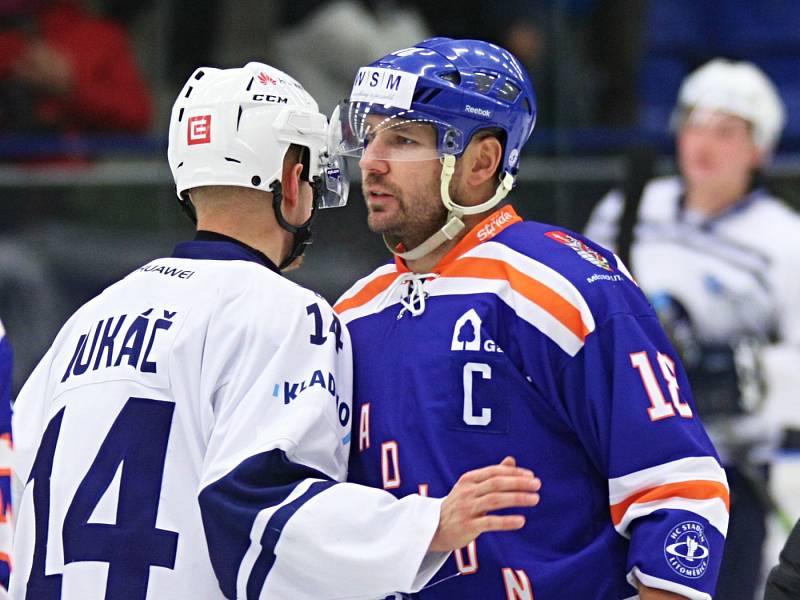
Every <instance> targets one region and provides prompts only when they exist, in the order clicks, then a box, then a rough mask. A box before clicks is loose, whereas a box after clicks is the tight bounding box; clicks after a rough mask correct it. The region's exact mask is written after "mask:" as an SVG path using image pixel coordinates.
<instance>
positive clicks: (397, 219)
mask: <svg viewBox="0 0 800 600" xmlns="http://www.w3.org/2000/svg"><path fill="white" fill-rule="evenodd" d="M363 183H364V187H365V188H366V185H367V184H368V183H376V184H380V185H381V186H382V187H384V188H385V189H386V190H388V191H389V192H390V193H391V194H392V195H393V196H394V204H395V206H394V207H392V211H391V214H390V213H389V211H384V210H382V209H378V210H375V209H374V208H373V207H370V206H369V205H367V225H368V226H369V229H370V231H372V232H373V233H380V234H382V235H383V236H384V237H385V238H386V241H387V242H388V243H389V244H390V245H392V246H396V245H397V244H399V243H401V244H403V247H404V248H405V249H406V250H411V249H413V248H416V247H417V246H419V245H420V244H421V243H422V242H424V241H425V240H427V239H428V238H429V237H430V236H432V235H433V234H434V233H436V231H438V230H439V229H440V228H441V227H442V226H443V225H444V224H445V222H446V219H447V210H446V209H445V207H444V205H443V204H442V200H441V198H440V196H439V194H440V191H439V184H438V182H435V183H431V184H427V185H420V186H419V187H418V188H417V186H415V188H414V189H412V190H410V191H409V193H408V195H406V194H405V193H403V191H401V190H400V189H399V188H398V187H397V186H394V185H391V184H389V183H388V182H385V181H383V180H382V179H381V178H380V177H372V178H369V179H365V180H364V182H363ZM407 197H411V198H413V200H412V201H410V202H408V201H406V198H407Z"/></svg>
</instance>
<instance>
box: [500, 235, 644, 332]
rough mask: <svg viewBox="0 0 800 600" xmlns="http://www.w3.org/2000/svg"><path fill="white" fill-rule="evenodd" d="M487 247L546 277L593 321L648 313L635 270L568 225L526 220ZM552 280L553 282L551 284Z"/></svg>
mask: <svg viewBox="0 0 800 600" xmlns="http://www.w3.org/2000/svg"><path fill="white" fill-rule="evenodd" d="M487 244H492V245H496V246H497V247H498V255H499V256H500V257H502V259H503V260H506V261H508V262H510V263H513V264H514V265H515V266H516V267H517V268H519V267H522V268H523V270H524V272H526V274H527V275H529V276H531V277H534V278H539V279H542V278H545V279H546V280H543V281H542V283H544V284H545V285H548V287H550V286H551V285H557V286H558V287H559V288H560V289H561V290H562V293H565V292H567V291H568V292H569V295H570V296H571V298H569V299H570V301H573V302H574V303H580V304H585V306H586V307H587V308H588V310H589V311H591V313H592V316H593V320H594V321H595V322H597V323H600V322H602V321H603V320H605V318H606V317H607V316H609V315H611V314H614V313H617V312H628V313H633V314H641V313H649V312H650V305H649V303H648V302H647V299H646V298H645V297H644V294H642V292H641V290H640V289H639V287H638V286H637V285H636V283H635V281H634V280H633V278H632V276H631V274H630V272H629V271H628V269H627V268H626V267H625V265H624V264H623V263H622V261H620V260H619V258H618V257H617V256H616V255H615V254H614V253H613V252H611V251H610V250H608V249H606V248H604V247H602V246H600V245H599V244H596V243H595V242H593V241H592V240H590V239H589V238H587V237H585V236H583V235H581V234H579V233H576V232H574V231H571V230H569V229H566V228H563V227H557V226H554V225H548V224H546V223H538V222H533V221H525V222H522V223H518V224H516V225H514V226H512V227H509V228H508V229H506V230H505V231H503V232H502V233H501V234H499V235H498V236H497V237H496V238H494V239H493V240H492V241H491V242H488V243H487ZM550 282H552V284H551V283H550Z"/></svg>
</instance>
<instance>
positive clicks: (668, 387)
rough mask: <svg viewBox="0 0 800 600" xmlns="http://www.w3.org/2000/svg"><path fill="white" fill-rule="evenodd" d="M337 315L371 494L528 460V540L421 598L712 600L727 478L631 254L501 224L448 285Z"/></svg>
mask: <svg viewBox="0 0 800 600" xmlns="http://www.w3.org/2000/svg"><path fill="white" fill-rule="evenodd" d="M335 309H336V310H337V311H338V312H339V314H340V315H341V316H342V319H343V320H344V321H345V322H346V323H347V325H348V328H349V330H350V334H351V339H352V341H353V347H354V416H355V419H354V423H353V424H354V431H353V442H352V446H351V460H350V475H349V478H350V480H351V481H354V482H358V483H364V484H368V485H371V486H375V487H379V488H383V489H386V490H389V491H391V492H392V493H394V494H395V495H397V496H399V497H401V496H405V495H408V494H412V493H420V494H429V495H431V496H443V495H445V494H447V493H448V491H449V490H450V488H451V487H452V485H453V484H454V483H455V482H456V481H457V480H458V477H459V476H460V475H461V474H462V473H463V472H465V471H468V470H470V469H473V468H476V467H479V466H483V465H486V464H491V463H495V462H498V461H499V460H501V459H502V458H503V457H504V456H506V455H512V456H514V457H515V458H516V459H517V461H518V463H519V464H520V465H521V466H525V467H529V468H531V469H533V471H534V472H535V473H536V474H537V476H539V477H540V478H541V480H542V492H541V497H542V499H541V502H540V504H539V505H538V506H536V507H534V508H531V509H525V511H524V512H525V514H526V516H527V523H526V525H525V527H524V528H523V529H522V530H520V531H518V532H513V533H507V532H502V533H490V534H484V535H482V536H480V537H479V538H478V539H477V540H476V541H475V542H473V543H472V544H470V545H469V546H468V547H466V548H464V549H462V550H460V551H458V552H455V553H454V554H453V557H452V558H451V559H450V560H449V561H448V562H447V563H446V564H445V565H444V566H443V567H442V568H441V570H440V571H439V573H438V574H437V575H436V576H435V577H434V578H433V579H432V580H431V583H430V584H429V586H428V587H426V588H425V589H423V590H422V591H421V592H420V593H419V594H416V595H414V596H413V597H415V598H417V597H418V598H421V599H426V598H437V599H442V598H458V599H459V600H468V599H475V600H477V599H481V600H485V599H487V598H500V599H502V598H507V599H510V600H514V599H530V600H532V599H533V598H534V595H535V598H536V600H564V599H565V598H570V599H573V598H574V599H580V600H585V599H599V598H602V599H615V600H616V599H627V598H635V597H637V592H636V587H635V585H636V581H637V580H638V581H640V582H642V583H644V584H645V585H648V586H650V587H655V588H661V589H665V590H669V591H672V592H675V593H678V594H683V595H685V596H687V597H689V598H697V599H708V598H711V594H712V593H713V590H714V587H715V584H716V579H717V570H718V567H719V562H720V559H721V556H722V549H723V543H724V536H725V533H726V529H727V523H728V506H729V500H728V487H727V482H726V479H725V475H724V471H723V470H722V469H721V467H720V465H719V461H718V458H717V456H716V453H715V451H714V448H713V446H712V445H711V443H710V441H709V439H708V437H707V435H706V433H705V431H704V430H703V427H702V425H701V423H700V422H699V420H698V419H697V418H696V417H695V416H694V411H693V401H692V399H691V394H690V392H689V386H688V383H687V380H686V376H685V373H684V371H683V369H682V367H681V366H680V364H679V362H678V360H677V358H676V354H675V352H674V350H673V348H672V347H671V345H670V343H669V341H668V340H667V338H666V337H665V335H664V333H663V331H662V329H661V327H660V326H659V323H658V320H657V318H656V316H655V314H654V313H653V311H652V310H651V308H650V306H649V304H648V302H647V300H646V298H645V297H644V295H643V294H642V293H641V291H640V290H639V288H638V287H637V286H636V284H635V283H634V282H633V281H632V279H631V278H630V275H629V274H628V272H627V271H626V269H625V267H624V265H623V264H622V263H621V262H620V261H619V260H618V259H617V257H616V256H615V255H613V254H612V253H610V252H608V251H606V250H604V249H601V248H599V247H597V246H595V245H594V244H592V242H590V241H588V240H586V239H585V238H582V237H581V236H579V235H577V234H574V233H571V232H568V231H564V230H561V229H558V228H555V227H552V226H547V225H543V224H539V223H533V222H522V220H521V219H520V218H519V217H518V216H517V214H516V213H515V212H514V210H513V208H511V207H505V208H501V209H499V210H498V211H496V212H495V213H493V214H492V215H490V216H489V217H487V218H486V219H485V220H484V221H482V222H481V223H480V224H478V225H477V226H476V227H475V228H474V229H473V230H472V231H470V233H469V234H468V235H467V236H465V237H464V238H463V239H462V240H461V241H460V242H459V244H458V245H457V246H456V247H455V248H454V249H453V250H452V251H451V252H450V253H449V254H448V255H447V256H446V257H445V258H444V259H443V260H442V261H441V262H440V263H439V264H438V265H437V266H436V267H435V268H434V269H433V272H432V273H426V274H415V273H410V272H409V271H408V269H407V267H406V266H405V264H404V263H403V262H402V261H399V260H398V261H396V262H395V263H393V264H389V265H385V266H383V267H380V268H379V269H377V270H376V271H375V272H373V273H372V274H371V275H369V276H367V277H365V278H364V279H362V280H360V281H359V282H357V283H356V284H355V285H354V286H353V287H352V288H351V289H350V290H349V291H348V292H346V293H345V294H344V295H343V297H342V298H341V299H340V301H339V302H338V303H337V305H336V307H335Z"/></svg>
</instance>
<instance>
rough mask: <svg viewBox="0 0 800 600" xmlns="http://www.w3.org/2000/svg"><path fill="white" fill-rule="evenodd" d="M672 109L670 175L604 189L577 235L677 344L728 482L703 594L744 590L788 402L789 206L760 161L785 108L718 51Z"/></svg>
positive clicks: (792, 361) (794, 348)
mask: <svg viewBox="0 0 800 600" xmlns="http://www.w3.org/2000/svg"><path fill="white" fill-rule="evenodd" d="M672 121H673V125H674V126H675V127H676V129H677V148H678V163H679V167H680V175H679V176H677V177H668V178H658V179H653V180H652V181H649V182H648V183H647V184H646V185H645V186H644V188H643V190H642V189H641V188H640V189H638V190H635V191H632V190H628V197H625V196H624V195H623V194H622V193H621V192H619V191H614V192H611V193H610V194H609V195H608V196H606V198H604V199H603V201H602V202H601V203H600V204H599V205H598V207H597V208H596V209H595V211H594V213H593V215H592V217H591V219H590V221H589V225H588V227H587V235H588V236H589V237H591V238H593V239H594V240H596V241H598V242H600V243H602V244H605V245H606V246H609V247H612V248H614V249H615V250H616V251H617V252H618V253H619V254H620V255H621V256H622V257H623V260H626V262H628V264H629V265H630V266H631V267H632V271H633V273H634V275H635V276H636V278H637V280H638V282H639V284H640V285H641V287H642V289H643V290H644V291H645V293H647V294H648V296H649V297H650V299H651V302H652V304H653V306H654V308H655V309H656V312H657V313H658V315H659V318H660V319H661V320H662V324H663V325H664V328H665V330H666V331H667V332H668V333H669V334H670V337H671V339H672V341H673V344H674V345H675V347H676V349H677V350H678V352H679V354H680V356H681V360H682V362H683V364H684V366H685V367H686V371H687V374H688V377H689V381H690V383H691V387H692V392H693V395H694V399H695V406H696V411H697V413H698V414H699V415H700V417H701V418H702V419H703V421H704V422H705V424H706V428H707V430H708V432H709V434H710V435H711V438H712V440H713V442H714V444H715V446H716V448H717V450H718V452H719V454H720V458H721V459H722V463H723V465H724V466H725V467H726V469H725V470H726V474H727V476H728V482H729V484H730V488H731V507H730V508H731V513H730V515H731V520H730V525H729V529H728V536H727V540H726V545H725V554H724V556H723V561H722V568H721V571H720V577H719V583H718V587H717V594H716V596H715V597H717V598H724V599H725V600H753V598H754V597H755V589H756V585H757V582H758V581H759V580H760V576H761V555H762V549H763V546H764V541H765V538H766V526H767V524H766V517H767V515H768V513H769V510H770V509H771V507H772V506H771V505H772V500H771V498H770V496H769V491H768V490H769V488H768V481H769V468H770V462H771V461H772V459H773V458H774V450H775V448H776V446H777V445H778V443H779V442H780V434H781V429H782V428H783V427H787V426H790V425H794V426H797V424H798V423H797V421H798V418H797V415H798V414H800V411H798V410H797V389H798V387H800V372H798V369H797V365H798V364H800V310H798V306H800V278H798V275H797V274H798V272H800V247H798V245H797V243H796V239H797V238H798V237H800V216H798V215H797V214H796V213H795V212H794V211H792V210H791V209H789V208H788V207H787V206H785V205H784V204H783V203H782V201H781V200H779V199H777V198H775V197H774V196H772V195H771V194H770V193H769V192H768V191H767V190H766V189H765V188H764V186H763V182H762V178H761V177H760V173H759V168H760V167H761V166H762V165H763V164H764V163H765V162H766V161H767V160H769V158H770V154H771V152H772V150H773V149H774V147H775V145H776V144H777V142H778V139H779V138H780V135H781V132H782V130H783V126H784V123H785V110H784V106H783V103H782V102H781V100H780V98H779V96H778V94H777V90H776V89H775V87H774V85H773V84H772V82H771V81H770V80H769V79H768V78H767V77H766V76H765V75H764V73H763V72H762V71H761V70H760V69H758V68H757V67H755V66H754V65H753V64H751V63H744V62H739V63H735V62H729V61H726V60H722V59H717V60H713V61H711V62H709V63H707V64H706V65H704V66H703V67H701V68H700V69H698V70H697V71H695V72H694V73H693V74H691V75H690V76H689V77H688V78H686V79H685V80H684V82H683V84H682V86H681V88H680V93H679V103H678V106H677V107H676V108H675V110H674V113H673V117H672ZM628 255H629V256H630V260H629V261H627V259H626V257H627V256H628ZM792 421H794V422H792Z"/></svg>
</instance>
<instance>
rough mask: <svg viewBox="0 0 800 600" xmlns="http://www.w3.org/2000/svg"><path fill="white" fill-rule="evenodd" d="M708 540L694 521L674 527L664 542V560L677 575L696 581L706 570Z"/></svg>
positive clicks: (698, 524) (701, 528) (699, 525)
mask: <svg viewBox="0 0 800 600" xmlns="http://www.w3.org/2000/svg"><path fill="white" fill-rule="evenodd" d="M708 556H709V549H708V540H707V539H706V536H705V533H704V532H703V526H702V525H701V524H700V523H698V522H696V521H684V522H683V523H681V524H679V525H676V526H675V527H673V528H672V530H671V531H670V532H669V534H668V535H667V539H665V540H664V558H666V559H667V564H669V566H670V567H671V568H672V570H673V571H675V572H676V573H677V574H678V575H682V576H683V577H688V578H689V579H697V578H699V577H702V576H703V575H705V574H706V571H707V570H708Z"/></svg>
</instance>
